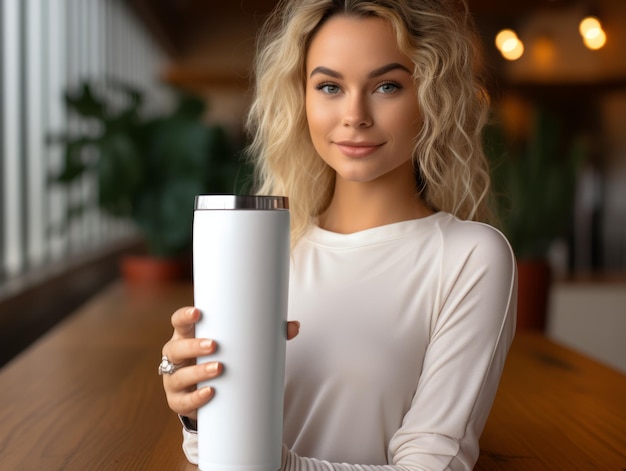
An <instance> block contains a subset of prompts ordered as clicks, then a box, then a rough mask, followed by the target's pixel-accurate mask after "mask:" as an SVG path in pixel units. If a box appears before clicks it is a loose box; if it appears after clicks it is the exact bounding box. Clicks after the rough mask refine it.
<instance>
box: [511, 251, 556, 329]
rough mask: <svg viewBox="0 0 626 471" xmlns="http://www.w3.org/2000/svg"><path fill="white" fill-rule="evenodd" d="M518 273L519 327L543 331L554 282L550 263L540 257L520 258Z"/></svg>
mask: <svg viewBox="0 0 626 471" xmlns="http://www.w3.org/2000/svg"><path fill="white" fill-rule="evenodd" d="M517 274H518V298H517V329H518V330H540V331H543V330H544V329H545V326H546V317H547V314H548V295H549V293H550V285H551V283H552V273H551V270H550V265H549V264H548V262H547V261H546V260H540V259H537V260H518V261H517Z"/></svg>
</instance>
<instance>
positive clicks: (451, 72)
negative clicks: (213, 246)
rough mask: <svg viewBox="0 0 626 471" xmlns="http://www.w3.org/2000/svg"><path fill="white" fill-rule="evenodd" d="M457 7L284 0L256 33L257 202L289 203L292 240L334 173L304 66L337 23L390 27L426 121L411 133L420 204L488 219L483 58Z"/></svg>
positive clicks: (320, 205)
mask: <svg viewBox="0 0 626 471" xmlns="http://www.w3.org/2000/svg"><path fill="white" fill-rule="evenodd" d="M460 1H463V0H283V1H281V2H280V3H279V4H278V6H277V8H276V9H275V10H274V12H273V13H272V14H271V15H270V17H269V20H268V21H267V23H266V24H265V27H264V28H263V30H262V31H261V35H260V41H259V50H258V54H257V58H256V62H255V74H256V84H255V85H256V86H255V98H254V101H253V104H252V107H251V109H250V113H249V115H248V121H247V126H248V129H249V130H250V132H251V133H252V137H253V138H252V142H251V145H250V147H249V149H248V150H249V155H250V156H251V157H252V159H253V160H254V162H255V165H256V171H257V174H256V176H257V181H258V185H259V187H258V193H259V194H278V195H285V196H287V197H289V204H290V211H291V221H292V227H291V229H292V241H294V242H295V241H296V240H297V239H298V238H299V237H300V236H301V235H302V234H303V233H304V232H305V231H306V229H307V227H308V226H309V224H311V222H313V221H314V220H315V219H316V218H317V216H319V215H320V214H321V213H322V212H323V211H324V210H325V209H326V208H327V206H328V204H329V203H330V200H331V198H332V195H333V188H334V181H335V173H334V171H333V170H332V169H331V168H330V167H329V166H327V165H326V163H325V162H324V161H323V160H322V159H321V158H320V157H319V156H318V154H317V152H316V151H315V149H314V147H313V144H312V141H311V138H310V135H309V130H308V125H307V120H306V111H305V106H304V103H305V83H306V75H305V58H306V53H307V50H308V46H309V44H310V42H311V40H312V38H313V36H314V35H315V33H316V32H317V30H318V29H319V28H320V27H321V26H322V25H323V24H324V23H325V21H326V20H328V19H329V18H330V17H332V16H334V15H348V16H355V17H369V16H375V17H380V18H383V19H385V20H387V21H389V22H390V24H391V25H392V26H393V28H394V31H395V33H396V37H397V41H398V46H399V48H400V50H401V51H402V52H403V53H404V54H406V56H407V57H409V58H410V59H411V60H412V62H413V64H414V71H413V77H414V80H415V83H416V87H417V96H418V100H419V106H420V109H421V112H422V115H423V121H422V123H421V127H420V128H419V129H418V128H416V130H415V134H416V141H415V148H414V153H413V162H414V167H415V174H416V187H417V189H418V190H419V191H420V193H421V196H422V198H423V200H424V201H425V203H426V204H428V205H429V206H430V207H431V208H433V209H435V210H441V211H446V212H449V213H451V214H454V215H455V216H457V217H459V218H461V219H468V220H489V218H490V216H491V213H490V210H489V205H488V193H489V186H490V179H489V168H488V163H487V159H486V157H485V155H484V152H483V148H482V137H481V136H482V128H483V126H484V125H485V123H486V121H487V116H488V111H489V99H488V96H487V93H486V91H485V88H484V86H483V84H482V83H481V82H480V81H479V71H480V68H481V65H482V64H481V63H480V58H481V54H480V51H479V49H478V47H477V44H478V41H477V40H476V37H475V34H474V30H473V24H472V21H471V18H470V15H469V13H468V10H467V7H466V6H465V4H464V3H463V4H462V8H459V7H458V5H455V4H454V3H453V2H456V3H459V2H460Z"/></svg>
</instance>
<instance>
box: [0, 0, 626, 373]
mask: <svg viewBox="0 0 626 471" xmlns="http://www.w3.org/2000/svg"><path fill="white" fill-rule="evenodd" d="M275 3H276V2H274V1H270V0H237V1H234V2H215V1H207V0H3V1H2V2H1V3H0V51H1V54H0V188H1V191H0V336H1V338H0V365H2V364H4V363H6V362H7V361H9V360H10V359H11V358H12V357H13V356H14V355H16V354H18V353H19V352H20V351H21V350H22V349H23V348H25V347H27V346H28V345H29V344H30V343H31V342H33V341H34V340H35V339H36V338H37V337H38V336H40V335H41V334H42V333H44V332H45V331H47V330H48V329H50V328H51V327H52V326H54V325H55V324H56V323H57V322H58V321H59V320H60V319H62V318H63V317H65V316H66V315H67V314H68V313H70V312H71V311H72V310H73V309H75V308H76V306H78V305H79V304H81V303H82V302H84V301H85V300H86V299H88V298H89V297H90V296H92V295H93V294H94V293H96V292H97V291H98V290H100V289H102V288H103V287H104V286H106V284H108V283H110V282H111V281H112V280H114V279H117V278H119V277H120V273H121V274H123V275H124V276H125V277H126V276H128V274H129V273H130V272H131V271H132V272H133V273H134V271H133V270H134V269H130V268H128V267H127V262H128V259H129V258H131V257H129V256H136V255H137V254H142V255H152V256H154V257H156V258H157V259H158V260H160V261H164V260H169V261H171V260H172V259H174V260H177V261H178V262H181V261H182V268H180V266H181V263H179V269H178V271H177V276H178V277H179V278H180V277H183V278H184V277H185V276H187V277H188V259H189V257H188V253H189V241H190V228H191V215H192V210H193V195H195V194H199V193H202V192H238V193H241V192H246V191H250V175H249V168H247V166H246V164H245V162H244V161H243V159H242V158H241V150H242V148H243V147H244V146H245V143H246V135H245V133H244V130H243V121H244V119H245V114H246V110H247V107H248V105H249V103H250V98H251V89H250V79H251V63H252V59H253V55H254V50H255V36H256V32H257V30H258V28H259V27H260V26H261V25H262V24H263V21H264V18H265V17H266V15H267V14H268V12H269V11H270V10H271V9H272V7H273V6H274V4H275ZM468 3H469V9H470V12H471V13H472V16H473V17H474V19H475V21H476V23H477V26H478V28H479V33H480V39H481V41H482V46H483V50H484V55H485V68H486V85H487V88H488V90H489V92H490V95H491V97H492V103H493V106H492V119H491V123H490V125H489V127H488V129H487V130H486V132H485V149H486V151H487V153H488V156H489V158H490V159H491V160H492V165H493V179H494V188H495V190H496V192H495V203H496V205H497V208H498V216H499V222H498V223H497V225H498V226H499V227H500V228H501V229H502V230H503V231H504V233H505V234H506V235H507V237H508V238H509V240H510V241H511V243H512V245H513V248H514V250H515V253H516V255H517V258H518V264H519V273H520V306H519V309H520V323H519V328H523V329H536V330H541V331H544V332H545V333H546V334H547V335H549V336H550V337H552V338H554V339H555V340H558V341H560V342H562V343H565V344H567V345H569V346H571V347H574V348H575V349H577V350H580V351H582V352H584V353H586V354H588V355H590V356H592V357H594V358H596V359H598V360H600V361H602V362H604V363H606V364H607V365H609V366H611V367H614V368H617V369H620V370H622V371H625V372H626V343H624V342H623V340H622V338H623V335H624V333H626V54H624V50H625V47H626V27H624V25H626V2H625V1H621V0H619V1H615V0H508V1H506V2H502V1H497V0H468ZM583 20H585V21H583ZM154 257H153V258H154ZM120 260H123V262H121V263H120ZM185 263H187V265H185ZM124 267H126V268H124ZM154 277H155V276H154V275H153V278H154Z"/></svg>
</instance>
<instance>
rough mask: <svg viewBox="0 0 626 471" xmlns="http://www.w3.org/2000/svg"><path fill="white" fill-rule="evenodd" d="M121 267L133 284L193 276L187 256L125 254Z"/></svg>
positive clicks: (124, 275)
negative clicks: (169, 256) (161, 256)
mask: <svg viewBox="0 0 626 471" xmlns="http://www.w3.org/2000/svg"><path fill="white" fill-rule="evenodd" d="M120 269H121V272H122V277H123V278H124V280H126V281H127V282H129V283H131V284H145V283H150V284H154V283H165V282H169V281H180V280H183V279H189V278H190V277H191V264H190V261H189V260H188V259H187V258H186V257H178V258H159V257H151V256H148V255H125V256H124V257H122V259H121V261H120Z"/></svg>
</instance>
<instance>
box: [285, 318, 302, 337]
mask: <svg viewBox="0 0 626 471" xmlns="http://www.w3.org/2000/svg"><path fill="white" fill-rule="evenodd" d="M299 332H300V322H298V321H289V322H287V340H291V339H292V338H294V337H295V336H296V335H298V333H299Z"/></svg>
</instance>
